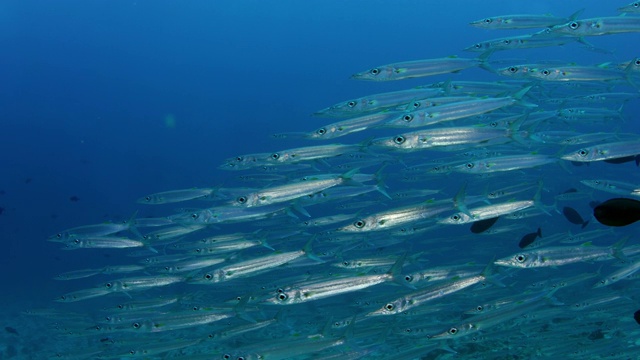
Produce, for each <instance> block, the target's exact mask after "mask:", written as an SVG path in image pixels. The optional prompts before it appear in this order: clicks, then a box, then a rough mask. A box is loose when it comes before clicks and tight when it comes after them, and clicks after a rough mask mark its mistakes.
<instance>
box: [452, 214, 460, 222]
mask: <svg viewBox="0 0 640 360" xmlns="http://www.w3.org/2000/svg"><path fill="white" fill-rule="evenodd" d="M451 220H453V221H458V220H460V215H458V214H453V215H451Z"/></svg>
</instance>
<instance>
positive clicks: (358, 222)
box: [353, 220, 366, 229]
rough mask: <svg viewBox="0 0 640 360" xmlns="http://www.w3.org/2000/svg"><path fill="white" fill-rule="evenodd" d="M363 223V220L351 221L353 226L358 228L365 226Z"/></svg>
mask: <svg viewBox="0 0 640 360" xmlns="http://www.w3.org/2000/svg"><path fill="white" fill-rule="evenodd" d="M365 224H366V222H365V221H364V220H358V221H356V222H354V223H353V226H355V227H357V228H358V229H362V228H363V227H364V226H365Z"/></svg>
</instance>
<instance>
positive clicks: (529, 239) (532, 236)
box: [518, 228, 542, 249]
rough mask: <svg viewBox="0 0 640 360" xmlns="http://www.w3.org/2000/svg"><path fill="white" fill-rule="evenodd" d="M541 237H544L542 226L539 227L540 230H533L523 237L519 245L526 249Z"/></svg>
mask: <svg viewBox="0 0 640 360" xmlns="http://www.w3.org/2000/svg"><path fill="white" fill-rule="evenodd" d="M539 237H542V229H540V228H538V231H536V232H532V233H529V234H527V235H525V236H523V237H522V239H520V242H519V243H518V246H519V247H520V249H524V248H526V247H527V246H529V245H531V244H533V242H534V241H536V239H537V238H539Z"/></svg>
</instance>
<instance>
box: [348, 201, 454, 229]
mask: <svg viewBox="0 0 640 360" xmlns="http://www.w3.org/2000/svg"><path fill="white" fill-rule="evenodd" d="M451 208H453V205H452V204H451V201H449V200H444V201H436V202H432V203H431V202H422V203H420V204H417V205H411V206H405V207H401V208H396V209H392V210H389V211H384V212H380V213H377V214H373V215H369V216H367V217H364V218H360V219H358V220H356V221H354V222H353V223H352V224H349V225H347V226H343V227H341V228H339V229H338V230H337V231H345V232H368V231H382V230H386V229H389V228H393V227H396V226H402V225H404V224H407V223H411V222H415V221H419V220H424V219H429V218H432V217H434V216H436V215H438V214H440V213H442V212H444V211H447V210H449V209H451Z"/></svg>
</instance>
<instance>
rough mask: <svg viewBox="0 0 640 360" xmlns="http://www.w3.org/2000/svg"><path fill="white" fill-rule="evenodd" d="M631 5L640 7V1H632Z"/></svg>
mask: <svg viewBox="0 0 640 360" xmlns="http://www.w3.org/2000/svg"><path fill="white" fill-rule="evenodd" d="M632 6H633V7H634V8H637V7H640V2H634V3H633V5H632Z"/></svg>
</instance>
